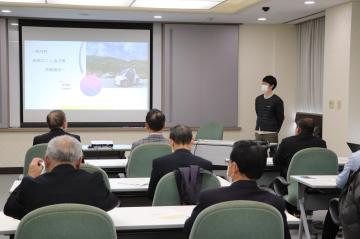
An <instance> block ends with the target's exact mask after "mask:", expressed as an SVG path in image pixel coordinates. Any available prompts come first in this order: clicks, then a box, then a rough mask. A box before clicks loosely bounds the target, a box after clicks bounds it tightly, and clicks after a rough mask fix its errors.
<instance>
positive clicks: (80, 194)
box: [4, 135, 119, 219]
mask: <svg viewBox="0 0 360 239" xmlns="http://www.w3.org/2000/svg"><path fill="white" fill-rule="evenodd" d="M81 161H82V150H81V144H80V142H79V141H78V140H76V139H75V138H74V137H71V136H68V135H63V136H58V137H55V138H54V139H52V140H50V142H49V144H48V148H47V151H46V156H45V160H44V166H45V169H46V172H47V173H45V174H42V175H40V174H41V171H42V169H43V165H42V164H43V163H42V162H43V161H42V160H41V159H40V158H34V159H33V160H32V162H31V163H30V166H29V173H28V175H29V176H26V177H24V178H23V179H22V181H21V183H20V185H19V186H18V187H17V188H16V189H15V190H14V192H12V193H11V195H10V196H9V198H8V200H7V202H6V204H5V207H4V214H5V215H8V216H10V217H13V218H16V219H21V218H22V217H24V216H25V215H26V214H27V213H29V212H31V211H32V210H35V209H37V208H40V207H44V206H48V205H53V204H59V203H79V204H87V205H91V206H95V207H99V208H101V209H103V210H110V209H112V208H114V207H116V206H117V205H118V204H119V200H118V198H117V197H116V196H115V195H114V194H112V193H111V192H110V191H109V190H108V189H107V187H106V186H105V182H104V180H103V178H102V175H101V174H100V173H92V174H90V173H88V172H85V171H83V170H80V169H79V167H80V164H81Z"/></svg>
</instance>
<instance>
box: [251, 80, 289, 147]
mask: <svg viewBox="0 0 360 239" xmlns="http://www.w3.org/2000/svg"><path fill="white" fill-rule="evenodd" d="M276 85H277V81H276V78H275V77H273V76H271V75H269V76H265V77H264V79H263V80H262V84H261V91H262V92H263V94H262V95H259V96H258V97H256V100H255V111H256V116H257V117H256V128H255V138H256V140H262V141H267V142H269V143H277V142H278V133H279V131H280V129H281V125H282V123H283V121H284V103H283V101H282V99H281V98H280V97H279V96H277V95H275V94H274V92H273V91H274V90H275V88H276Z"/></svg>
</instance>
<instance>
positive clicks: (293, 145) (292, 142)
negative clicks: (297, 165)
mask: <svg viewBox="0 0 360 239" xmlns="http://www.w3.org/2000/svg"><path fill="white" fill-rule="evenodd" d="M311 147H320V148H326V142H325V141H324V140H322V139H320V138H318V137H316V136H313V135H312V134H310V133H300V134H299V135H295V136H290V137H287V138H285V139H283V140H282V141H281V143H280V145H279V148H278V150H277V151H276V153H275V155H274V158H273V162H274V165H275V166H277V167H278V168H279V169H280V176H282V177H284V178H285V177H286V174H287V170H288V168H289V164H290V162H291V159H292V157H293V156H294V154H295V153H296V152H298V151H300V150H302V149H306V148H311Z"/></svg>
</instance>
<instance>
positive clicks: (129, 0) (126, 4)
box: [47, 0, 132, 7]
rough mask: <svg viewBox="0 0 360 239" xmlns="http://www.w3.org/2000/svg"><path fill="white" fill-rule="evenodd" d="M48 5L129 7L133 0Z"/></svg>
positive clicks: (67, 0) (60, 0)
mask: <svg viewBox="0 0 360 239" xmlns="http://www.w3.org/2000/svg"><path fill="white" fill-rule="evenodd" d="M47 3H48V4H62V5H80V6H102V7H129V6H130V4H131V3H132V0H76V1H74V0H47Z"/></svg>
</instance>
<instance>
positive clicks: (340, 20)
mask: <svg viewBox="0 0 360 239" xmlns="http://www.w3.org/2000/svg"><path fill="white" fill-rule="evenodd" d="M359 4H360V3H348V4H344V5H340V6H337V7H333V8H330V9H327V10H326V18H325V50H324V96H323V97H324V99H323V106H324V109H323V137H324V139H325V140H326V141H327V145H328V147H329V148H330V149H332V150H334V151H335V152H336V153H337V154H338V155H348V154H349V153H350V150H349V149H348V147H347V145H346V141H348V140H350V141H354V142H356V143H360V140H359V139H360V125H359V120H360V109H359V105H358V104H359V101H360V96H359V89H360V83H359V80H360V79H359V74H360V68H359V64H360V55H359V47H360V33H359V28H360V5H359Z"/></svg>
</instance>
